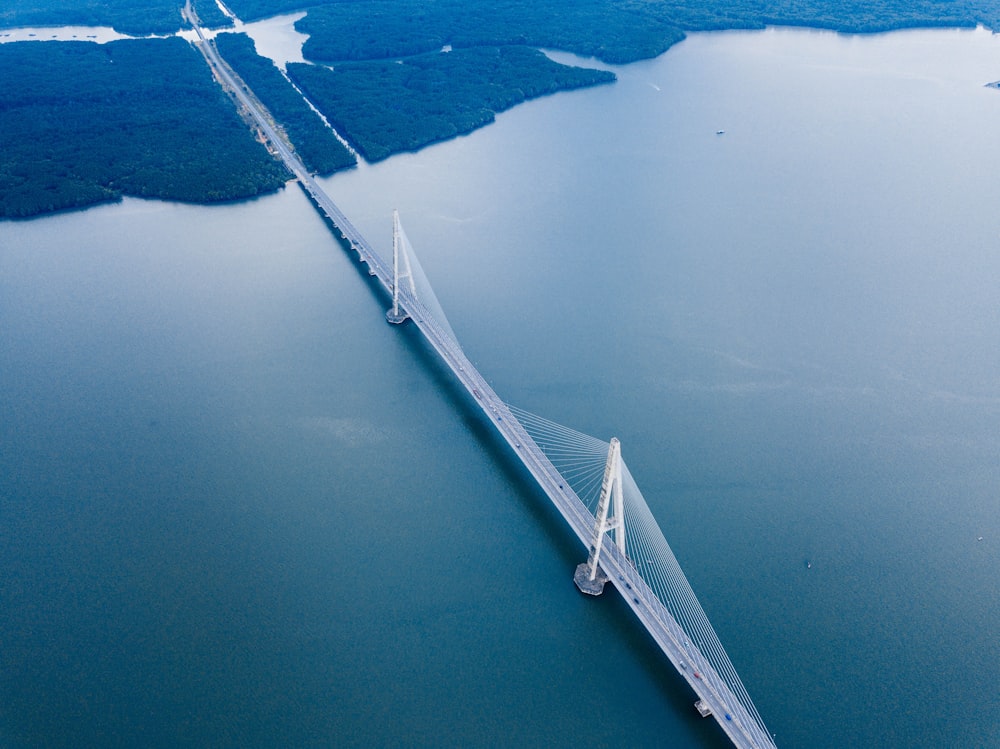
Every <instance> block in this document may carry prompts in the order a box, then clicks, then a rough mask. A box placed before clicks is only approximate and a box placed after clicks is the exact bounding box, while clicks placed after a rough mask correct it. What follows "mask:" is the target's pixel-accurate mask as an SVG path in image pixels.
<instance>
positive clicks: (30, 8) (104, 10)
mask: <svg viewBox="0 0 1000 749" xmlns="http://www.w3.org/2000/svg"><path fill="white" fill-rule="evenodd" d="M191 3H192V5H193V6H194V9H195V12H196V13H197V14H198V17H199V18H200V19H201V22H202V24H203V25H204V26H208V27H211V28H221V27H223V26H232V21H231V20H230V19H229V18H228V17H227V16H226V15H225V14H224V13H223V12H222V11H221V10H219V6H218V5H217V4H216V3H215V0H191ZM183 7H184V0H6V1H5V2H4V3H3V4H2V5H0V28H5V27H11V26H111V27H112V28H114V29H115V30H117V31H120V32H121V33H123V34H130V35H132V36H145V35H149V34H172V33H173V32H175V31H177V30H178V29H180V28H182V27H183V26H186V24H185V23H184V19H183V17H182V16H181V8H183Z"/></svg>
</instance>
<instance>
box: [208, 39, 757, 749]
mask: <svg viewBox="0 0 1000 749" xmlns="http://www.w3.org/2000/svg"><path fill="white" fill-rule="evenodd" d="M192 25H193V26H194V28H195V30H196V32H197V34H198V37H199V39H201V44H200V45H199V46H200V47H201V49H202V52H203V54H205V56H206V58H207V59H208V60H209V62H210V64H212V66H213V68H214V69H215V70H216V73H217V74H218V75H219V76H220V78H221V79H222V81H223V82H224V83H225V84H226V85H227V86H228V87H229V88H230V90H231V92H232V93H233V94H234V95H235V96H236V97H237V98H238V99H239V101H240V102H241V104H243V106H244V107H245V108H246V109H247V110H248V111H249V112H250V114H251V115H252V116H253V118H254V119H255V120H256V122H257V124H258V126H259V127H260V128H261V130H262V131H263V133H264V134H265V135H266V137H267V138H268V140H269V141H270V142H271V145H272V147H273V148H274V149H275V150H276V151H277V153H278V155H279V156H280V157H281V158H282V160H283V161H284V163H285V164H286V166H287V167H288V168H289V170H291V172H292V173H293V174H295V176H296V177H297V178H298V181H299V183H300V184H301V186H302V188H303V189H304V190H305V191H306V193H307V194H308V195H309V196H310V197H311V198H312V200H313V202H314V203H315V205H316V206H317V207H318V208H319V210H320V211H322V213H323V214H324V215H325V216H326V217H327V218H328V219H329V220H330V221H331V222H332V223H333V224H334V225H335V226H336V227H337V229H338V230H339V231H340V232H341V235H342V236H343V238H344V239H345V240H346V241H347V242H348V243H349V244H350V246H351V247H352V249H354V250H355V251H356V252H357V253H358V256H359V258H360V260H361V261H362V262H363V263H365V264H366V265H367V266H368V268H369V273H370V274H371V275H373V276H375V277H376V278H377V279H378V281H379V282H380V283H381V285H382V286H383V287H384V288H385V289H386V291H387V292H389V293H390V295H391V292H392V285H393V279H392V270H391V268H390V267H389V265H388V264H387V263H386V262H385V261H384V260H383V259H382V258H381V256H380V255H379V254H378V253H377V252H375V250H374V248H373V247H372V246H371V245H370V244H369V243H368V241H367V240H366V239H365V238H364V237H363V236H362V235H361V233H360V232H359V231H358V230H357V229H356V228H355V227H354V225H353V224H351V222H350V221H349V220H348V219H347V217H346V216H345V215H344V214H343V213H342V212H341V211H340V209H339V208H337V206H336V205H335V204H334V202H333V201H332V200H331V199H330V197H329V196H328V195H327V194H326V192H325V191H324V190H323V189H322V188H321V187H320V186H319V184H318V183H317V182H316V180H315V179H313V177H312V175H311V174H309V172H308V170H307V169H306V168H305V166H304V165H303V164H302V162H301V161H300V160H299V158H298V156H297V155H296V154H295V153H294V152H293V151H292V150H291V148H289V146H288V145H287V144H286V143H285V142H284V141H283V140H282V139H281V138H280V137H279V136H278V134H277V132H276V131H275V130H274V128H273V127H272V126H271V124H270V123H269V121H268V119H267V117H266V116H265V115H264V113H263V112H262V111H260V109H259V108H258V106H257V105H256V103H255V102H254V101H253V100H252V99H251V98H250V97H249V96H247V95H246V94H245V93H244V92H243V91H242V89H241V87H240V86H239V85H237V83H236V80H235V77H234V76H233V74H232V72H231V71H230V70H229V68H228V66H227V65H226V64H225V63H224V62H223V61H222V59H221V58H220V57H219V55H218V53H217V52H216V50H215V49H214V46H213V45H211V44H209V43H207V42H206V41H205V38H204V36H203V35H202V32H201V29H200V28H198V27H197V25H195V24H193V23H192ZM399 303H400V306H401V307H402V308H403V309H404V310H406V312H407V313H408V314H409V316H410V319H411V320H412V321H413V323H414V324H415V325H416V327H417V329H418V330H419V331H420V332H421V334H422V335H423V336H424V338H425V339H426V340H427V342H428V343H429V344H430V345H431V347H432V348H433V349H434V350H435V351H436V352H437V353H438V355H439V356H440V358H441V360H442V361H443V362H444V363H445V365H446V366H447V367H448V368H449V369H450V370H451V371H452V373H453V374H454V376H455V378H456V379H457V380H458V381H459V382H461V383H462V385H463V387H465V389H466V390H467V391H468V393H469V395H470V397H472V399H473V400H474V401H475V402H476V404H477V405H478V406H479V407H480V408H481V409H482V411H483V413H484V414H485V415H486V416H487V417H488V419H489V420H490V423H491V424H492V425H493V427H494V428H495V429H496V431H497V432H498V434H499V435H500V436H501V437H502V438H503V439H504V440H505V441H506V442H507V444H508V445H510V447H511V449H512V450H513V451H514V453H515V454H516V455H517V456H518V457H519V458H520V460H521V462H522V463H523V464H524V466H525V468H527V470H528V472H529V473H531V475H532V476H533V477H534V478H535V480H536V481H537V482H538V485H539V486H540V487H541V489H542V491H543V492H545V494H546V495H547V496H548V497H549V499H550V500H551V501H552V503H553V504H554V505H555V506H556V508H557V509H558V510H559V512H560V513H561V514H562V516H563V518H565V520H566V522H567V523H568V524H569V526H570V528H572V529H573V531H574V532H575V533H576V535H577V538H579V539H580V541H581V543H583V545H584V548H585V549H587V548H589V546H590V543H591V540H592V535H593V528H594V516H593V515H592V514H591V513H590V511H589V510H588V509H587V507H586V505H584V503H583V501H582V500H581V499H580V498H579V497H578V496H577V494H576V493H575V492H574V491H573V490H572V489H571V488H570V486H569V484H568V483H567V482H566V480H565V479H564V478H563V476H562V475H561V474H560V473H559V471H558V470H557V469H556V467H555V466H554V465H553V464H552V463H551V461H549V459H548V458H547V457H546V456H545V454H544V453H543V452H542V450H541V448H540V447H539V446H538V445H537V444H536V443H535V441H534V440H533V439H532V438H531V437H530V436H529V434H528V432H527V431H526V430H525V428H524V427H523V425H522V424H521V422H520V421H518V419H517V418H516V417H515V416H514V414H513V413H511V411H510V409H509V408H508V407H507V404H506V403H504V401H503V400H502V399H501V398H500V397H499V396H498V395H497V394H496V393H495V392H494V390H493V388H492V387H490V385H489V383H488V382H487V381H486V379H485V378H484V377H483V376H482V375H481V374H480V373H479V371H478V370H477V369H476V367H475V366H473V364H472V362H470V361H469V359H468V358H467V357H466V356H465V353H464V352H463V351H462V349H461V347H460V346H459V345H458V343H457V342H456V341H455V340H454V338H452V337H451V336H450V335H449V334H448V333H446V332H445V330H444V328H443V327H442V326H441V325H440V324H439V323H438V322H437V321H436V320H435V319H434V318H433V317H432V316H431V315H430V313H429V312H428V311H427V309H426V308H425V307H424V306H423V304H421V303H420V301H419V300H417V299H416V298H415V297H414V296H413V295H412V294H411V293H410V292H409V290H408V289H407V288H403V287H401V288H400V292H399ZM600 566H601V567H602V569H603V570H604V571H605V573H606V574H607V575H608V577H609V579H610V581H611V582H612V583H613V584H614V586H615V589H616V590H618V591H619V593H621V595H622V597H623V598H624V599H625V602H626V603H627V604H628V605H629V607H630V608H631V609H632V611H633V612H635V615H636V617H637V618H638V619H639V621H640V622H642V624H643V626H644V627H645V628H646V629H647V630H648V631H649V633H650V635H651V636H652V637H653V639H654V640H655V641H656V643H657V645H659V647H660V649H661V650H662V651H663V653H664V654H665V655H666V656H667V658H668V660H670V662H671V663H672V664H673V665H674V667H675V668H676V669H677V671H678V673H680V674H681V676H683V677H684V679H685V680H686V681H687V682H688V684H690V686H691V688H692V690H694V692H695V693H696V694H697V695H698V696H699V697H700V698H701V699H702V700H704V702H705V704H707V705H708V706H709V707H710V708H711V710H712V715H713V717H714V718H715V719H716V721H717V722H718V723H719V725H720V726H721V727H722V729H723V731H725V733H726V735H727V736H729V738H730V740H731V741H732V742H733V744H734V745H735V746H737V747H741V748H742V747H747V748H748V749H750V748H754V749H763V748H769V747H774V746H775V745H774V742H773V740H772V738H771V736H770V735H769V734H768V733H767V731H766V730H764V729H763V728H762V726H761V725H760V724H759V723H758V722H757V721H756V720H755V719H754V717H753V716H752V715H751V714H750V713H749V711H748V710H747V709H746V708H745V707H744V706H743V704H742V703H741V702H740V700H739V699H737V697H736V695H735V694H734V693H733V691H732V690H731V689H730V687H729V686H728V685H727V684H726V682H725V681H724V680H723V679H722V677H721V676H719V674H718V673H717V672H716V670H715V669H714V668H713V667H712V665H711V664H710V663H709V662H708V660H707V659H706V658H705V657H704V655H703V654H702V653H701V652H700V651H699V650H698V648H697V647H696V646H695V645H693V644H692V643H691V642H690V641H689V639H688V637H687V635H686V634H685V633H684V630H683V629H682V628H681V626H680V625H679V624H678V623H677V621H676V620H675V619H674V617H673V616H672V615H671V614H670V612H669V611H667V609H666V608H665V607H664V605H663V604H662V603H661V602H660V600H659V598H657V596H656V594H655V593H654V592H653V591H652V590H651V589H650V587H649V586H648V585H647V584H646V582H645V581H644V580H643V579H642V577H640V576H639V574H638V572H637V571H636V569H635V567H634V566H633V565H632V564H631V563H630V562H629V561H628V559H627V558H626V557H625V556H624V555H623V554H622V553H621V552H620V551H619V550H618V548H617V547H616V546H615V545H614V544H608V545H607V546H606V547H605V550H604V552H603V554H602V557H601V562H600Z"/></svg>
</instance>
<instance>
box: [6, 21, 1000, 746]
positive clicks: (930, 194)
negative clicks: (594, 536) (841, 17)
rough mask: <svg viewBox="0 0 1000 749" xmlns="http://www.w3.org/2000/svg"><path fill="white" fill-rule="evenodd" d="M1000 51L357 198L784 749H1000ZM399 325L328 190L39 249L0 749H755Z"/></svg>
mask: <svg viewBox="0 0 1000 749" xmlns="http://www.w3.org/2000/svg"><path fill="white" fill-rule="evenodd" d="M998 45H1000V42H998V41H997V40H995V39H994V38H993V37H992V36H990V35H989V34H987V33H985V32H981V31H977V32H971V31H963V32H958V31H933V32H907V33H898V34H891V35H885V36H875V37H850V36H839V35H835V34H829V33H816V32H808V31H789V30H769V31H766V32H763V33H732V34H707V35H696V36H694V37H692V38H690V39H688V40H687V41H685V42H684V43H683V44H681V45H679V46H678V47H675V48H674V49H673V50H671V51H670V52H669V53H668V54H666V55H665V56H663V57H662V58H660V59H658V60H654V61H650V62H646V63H640V64H637V65H632V66H628V67H624V68H616V72H617V73H618V75H619V79H620V80H619V82H618V83H617V84H615V85H614V86H608V87H603V88H599V89H595V90H592V91H585V92H575V93H573V94H561V95H558V96H554V97H549V98H546V99H543V100H540V101H536V102H533V103H531V104H528V105H525V106H522V107H519V108H518V109H515V110H514V111H512V112H509V113H506V114H504V115H502V116H501V117H500V118H499V119H498V121H497V123H496V124H495V125H493V126H490V127H488V128H486V129H485V130H482V131H479V132H477V133H475V134H473V135H471V136H469V137H465V138H461V139H458V140H455V141H451V142H449V143H445V144H440V145H438V146H435V147H432V148H429V149H426V150H425V151H422V152H420V153H418V154H409V155H403V156H399V157H395V158H393V159H390V160H389V161H387V162H383V163H381V164H379V165H376V166H374V167H363V168H361V169H359V170H357V171H355V172H353V173H350V174H346V175H339V176H336V177H334V178H331V179H329V180H328V181H327V186H328V189H329V191H330V193H331V195H332V196H333V197H334V199H335V200H337V201H338V202H339V203H340V204H341V207H342V208H343V209H344V210H345V212H346V213H347V214H348V215H349V216H350V217H351V218H352V220H354V221H355V223H356V224H357V225H358V226H359V228H361V229H362V231H363V232H364V233H365V234H366V235H367V236H369V238H370V239H371V240H372V241H373V242H374V243H375V244H376V245H377V246H380V247H388V246H389V242H390V237H391V223H390V220H391V219H390V217H391V211H392V209H393V208H399V210H400V212H401V215H402V218H403V221H404V224H405V225H406V229H407V233H408V235H409V237H410V239H411V240H412V241H413V243H414V245H415V246H416V247H417V250H418V252H419V253H420V257H421V261H422V264H423V266H424V268H425V270H426V271H427V273H428V275H429V276H430V278H431V279H432V281H433V283H434V285H435V288H436V290H437V292H438V296H439V298H440V300H441V302H442V305H443V306H444V308H445V309H446V310H447V311H448V313H449V318H450V322H451V324H452V326H453V327H454V329H455V330H456V332H457V334H458V336H459V338H460V339H461V341H462V342H463V345H464V346H465V348H466V351H467V353H468V354H469V357H470V358H471V359H472V360H473V361H474V362H475V363H476V364H477V366H479V368H480V369H481V371H482V372H483V373H484V374H485V375H486V377H487V378H488V379H489V380H490V381H491V383H492V384H493V386H494V387H495V388H496V390H497V391H498V392H499V393H500V394H501V395H502V396H504V397H506V398H507V399H508V400H509V401H510V402H512V403H514V404H515V405H518V406H520V407H523V408H527V409H529V410H531V411H534V412H536V413H539V414H541V415H544V416H546V417H548V418H551V419H554V420H556V421H560V422H562V423H565V424H567V425H569V426H572V427H574V428H577V429H580V430H583V431H587V432H589V433H592V434H595V435H597V436H600V437H605V438H607V437H610V436H618V437H619V438H621V439H622V443H623V449H624V455H625V459H626V460H627V462H628V463H629V466H630V468H631V471H632V473H633V474H634V475H635V477H636V479H637V480H638V481H639V484H640V486H641V487H642V489H643V491H644V494H645V495H646V498H647V500H648V501H649V503H650V505H651V507H652V508H653V511H654V513H655V514H656V515H657V516H658V517H659V518H660V520H661V525H662V526H663V529H664V532H665V535H666V537H667V539H668V540H669V541H670V543H671V545H672V546H673V548H674V551H675V552H676V554H677V556H678V558H679V560H680V562H681V564H682V566H683V567H684V569H685V571H686V572H687V574H688V577H689V579H690V580H691V583H692V585H693V587H694V589H695V591H696V592H697V593H698V595H699V597H700V599H701V601H702V604H703V605H704V607H705V609H706V611H707V613H708V615H709V617H710V619H711V620H712V621H713V623H714V625H715V627H716V630H717V631H718V633H719V636H720V639H721V640H722V642H723V643H724V644H725V645H726V647H727V649H728V651H729V654H730V657H731V658H732V660H733V662H734V664H735V665H736V667H737V670H738V671H739V672H740V674H741V676H742V677H743V680H744V682H745V683H746V686H747V688H748V690H749V691H750V694H751V695H752V696H753V697H754V699H755V701H756V703H757V706H758V708H759V709H760V711H761V713H762V714H763V716H764V718H765V720H766V721H767V723H768V725H769V727H770V728H771V730H772V731H773V732H774V733H775V734H776V735H777V743H778V745H779V746H784V747H831V748H833V747H842V746H845V745H859V746H870V747H914V746H928V747H932V746H933V747H937V746H955V747H993V746H996V745H998V744H1000V719H998V717H997V715H998V714H1000V713H998V711H997V708H998V707H1000V689H998V686H1000V682H998V680H997V674H998V673H1000V644H998V638H997V632H998V625H997V617H998V612H1000V591H998V588H997V586H996V579H997V574H998V572H1000V512H998V510H1000V438H998V430H997V422H998V416H1000V375H998V372H1000V346H998V343H1000V333H998V330H1000V327H998V321H1000V314H998V310H1000V290H998V285H997V283H996V280H997V278H998V277H1000V252H998V246H1000V218H998V214H996V212H995V210H994V207H995V205H997V202H998V201H997V198H998V197H1000V196H998V193H1000V184H998V180H997V179H996V175H997V174H998V173H1000V141H997V140H996V139H995V137H994V133H995V127H996V125H998V124H1000V94H998V93H997V92H996V91H995V90H992V89H988V88H984V87H983V84H984V83H986V82H988V81H991V80H995V79H998V78H1000V54H998V52H1000V46H998ZM718 130H724V131H725V132H724V134H722V135H717V134H716V131H718ZM383 306H384V300H382V299H380V298H379V296H378V294H377V293H375V292H374V291H373V289H372V287H371V286H370V285H369V284H368V282H367V281H365V279H364V278H363V276H362V275H361V274H359V272H358V270H357V267H356V266H355V264H354V263H353V261H352V259H351V258H349V257H348V256H347V255H346V254H345V253H343V251H342V250H341V249H340V247H339V245H337V244H336V243H335V242H334V240H333V238H332V236H331V234H330V233H329V231H328V230H327V228H326V227H325V225H324V224H323V223H322V222H321V221H320V220H319V218H318V217H317V216H316V214H315V212H314V211H313V210H312V208H311V207H310V206H309V204H308V203H307V202H306V200H305V198H304V197H303V196H302V195H301V193H300V192H299V191H298V190H297V189H289V190H286V191H285V192H283V193H282V194H280V195H277V196H273V197H269V198H265V199H261V200H258V201H254V202H252V203H247V204H243V205H238V206H224V207H214V208H200V207H185V206H177V205H171V204H162V203H148V202H142V201H126V202H125V203H124V204H122V205H120V206H110V207H102V208H97V209H93V210H89V211H86V212H82V213H74V214H66V215H60V216H56V217H52V218H47V219H43V220H38V221H32V222H25V223H15V224H10V223H8V224H3V225H0V384H2V387H0V569H2V570H3V574H2V577H0V696H2V699H0V744H4V745H10V746H15V747H21V746H25V747H27V746H47V747H49V746H57V747H59V746H65V747H90V746H94V747H104V746H163V747H173V746H240V747H245V746H260V747H271V746H506V745H513V744H522V745H529V746H566V747H569V746H574V747H579V746H604V745H611V744H612V743H615V744H619V745H625V746H662V745H667V746H675V747H716V746H717V747H723V746H725V745H726V743H725V741H724V740H723V739H722V738H721V736H720V734H719V732H718V731H717V730H716V729H715V728H714V724H713V723H712V722H710V721H702V720H701V719H699V718H697V716H696V714H695V713H694V711H693V709H692V708H691V705H690V702H691V696H690V694H689V693H688V692H687V690H686V687H684V686H683V685H682V684H681V683H679V679H678V678H677V677H675V676H674V675H673V674H671V673H670V669H669V666H667V664H666V663H665V662H664V661H663V660H662V658H661V657H660V656H659V655H658V653H657V651H656V649H655V648H653V647H652V646H651V645H650V644H649V643H648V641H647V640H646V639H645V635H644V634H643V633H642V632H640V631H638V630H637V628H636V626H635V625H634V624H633V623H632V621H631V619H630V617H629V615H628V614H627V613H626V611H625V610H624V607H623V606H621V604H620V603H619V602H618V601H617V600H616V599H615V598H614V596H613V595H612V596H606V597H605V598H604V599H601V600H597V601H594V600H589V599H587V600H585V599H584V598H583V597H582V596H580V595H579V594H578V593H577V592H576V590H575V588H574V587H573V585H572V582H571V575H572V570H573V567H574V566H575V564H576V563H577V562H578V561H579V558H580V557H581V550H580V549H578V548H577V546H576V543H575V541H573V540H572V539H570V538H569V535H568V533H567V532H566V530H565V529H564V528H563V527H562V525H561V521H559V520H558V519H557V518H555V517H554V516H553V513H552V512H551V511H550V510H549V509H548V507H547V506H546V504H545V501H544V500H543V499H542V498H540V497H538V496H537V494H536V493H535V492H534V491H533V490H532V488H531V485H530V484H529V483H526V482H525V481H524V480H523V478H522V477H521V476H520V474H519V473H518V472H517V470H516V468H515V467H514V465H513V463H511V461H510V460H509V457H508V456H506V454H505V453H504V452H503V450H501V449H499V448H498V447H497V446H496V445H495V443H493V442H492V441H491V440H490V438H489V433H488V431H486V430H484V428H483V427H482V424H481V423H480V422H479V420H478V419H477V418H476V416H475V414H474V411H473V410H472V409H470V407H469V404H468V403H466V402H465V401H464V400H463V399H462V398H461V397H460V396H459V395H458V394H457V392H456V390H455V389H454V388H453V387H452V386H451V385H450V384H449V381H448V379H447V377H445V376H444V375H443V374H442V373H441V371H440V370H439V369H437V367H436V366H435V365H434V363H433V360H432V359H431V358H430V357H428V356H426V355H425V352H423V350H422V349H421V347H420V345H419V343H418V342H417V341H416V339H415V338H414V337H413V336H412V335H408V334H407V333H405V332H404V331H400V330H399V329H395V328H391V327H390V326H388V325H386V324H385V322H384V318H383V316H382V309H383ZM979 537H982V538H983V540H982V541H979V540H977V539H978V538H979ZM807 563H808V564H810V565H811V566H809V567H807Z"/></svg>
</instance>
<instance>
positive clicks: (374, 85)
mask: <svg viewBox="0 0 1000 749" xmlns="http://www.w3.org/2000/svg"><path fill="white" fill-rule="evenodd" d="M288 74H289V76H290V77H291V78H292V80H293V81H295V83H296V85H297V86H299V88H301V89H302V90H303V92H305V94H306V95H307V96H308V97H309V98H310V99H311V100H312V101H313V102H315V104H316V105H317V106H318V107H319V109H320V110H321V111H322V112H323V113H324V114H326V116H327V118H328V119H329V120H330V121H331V122H332V123H333V125H334V127H336V128H337V130H338V131H340V132H341V133H342V134H343V135H344V137H346V138H347V139H348V140H349V141H350V142H351V143H352V144H354V145H355V146H356V147H357V149H358V150H359V151H360V152H361V154H362V155H363V156H364V157H365V158H366V159H368V160H369V161H378V160H380V159H384V158H386V157H387V156H389V155H391V154H393V153H396V152H398V151H410V150H415V149H418V148H420V147H422V146H425V145H427V144H428V143H433V142H435V141H439V140H444V139H447V138H452V137H454V136H456V135H460V134H462V133H468V132H470V131H472V130H474V129H476V128H477V127H482V126H483V125H485V124H487V123H489V122H492V121H493V119H494V115H495V113H496V112H502V111H504V110H505V109H510V108H511V107H513V106H515V105H516V104H520V103H521V102H522V101H525V100H527V99H531V98H535V97H538V96H543V95H545V94H549V93H553V92H555V91H561V90H567V89H573V88H580V87H583V86H592V85H595V84H598V83H610V82H611V81H614V80H615V76H614V74H613V73H610V72H607V71H603V70H591V69H585V68H571V67H567V66H565V65H559V64H557V63H555V62H553V61H552V60H550V59H549V58H548V57H546V56H545V55H544V54H542V53H541V52H539V51H538V50H535V49H532V48H529V47H514V46H510V47H476V48H474V49H464V50H456V51H454V52H434V53H431V54H426V55H417V56H415V57H410V58H407V59H405V60H403V61H402V64H399V63H396V62H393V61H381V62H363V63H345V64H342V65H338V66H337V67H336V69H334V70H330V69H329V68H325V67H321V66H318V65H309V64H303V63H295V64H290V65H289V66H288Z"/></svg>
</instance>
